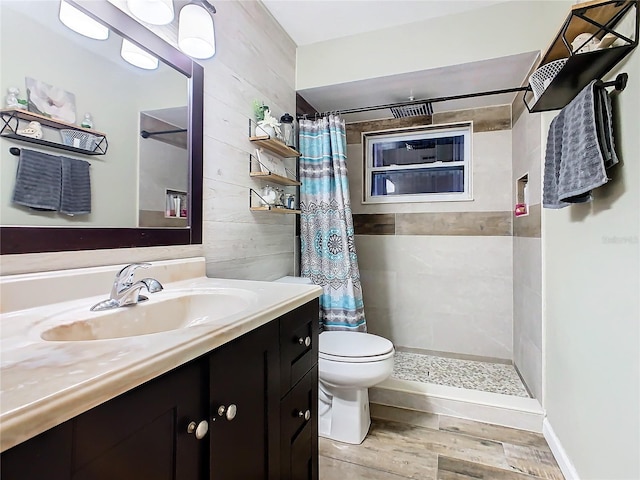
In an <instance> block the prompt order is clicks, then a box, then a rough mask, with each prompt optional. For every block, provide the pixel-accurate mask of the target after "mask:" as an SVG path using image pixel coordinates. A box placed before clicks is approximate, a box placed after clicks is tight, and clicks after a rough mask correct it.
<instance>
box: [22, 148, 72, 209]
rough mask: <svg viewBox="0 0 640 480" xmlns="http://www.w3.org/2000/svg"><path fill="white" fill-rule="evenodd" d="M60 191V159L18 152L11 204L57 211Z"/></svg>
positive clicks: (53, 156)
mask: <svg viewBox="0 0 640 480" xmlns="http://www.w3.org/2000/svg"><path fill="white" fill-rule="evenodd" d="M61 189H62V166H61V161H60V157H58V156H56V155H49V154H48V153H42V152H36V151H35V150H27V149H25V148H23V149H21V150H20V160H19V163H18V172H17V174H16V184H15V188H14V190H13V202H14V203H18V204H20V205H25V206H27V207H31V208H37V209H40V210H53V211H55V210H58V206H59V205H60V192H61Z"/></svg>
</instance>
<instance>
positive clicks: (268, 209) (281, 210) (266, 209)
mask: <svg viewBox="0 0 640 480" xmlns="http://www.w3.org/2000/svg"><path fill="white" fill-rule="evenodd" d="M249 210H251V211H252V212H273V213H293V214H296V213H301V212H300V210H293V209H291V208H282V207H272V206H270V205H264V206H262V207H249Z"/></svg>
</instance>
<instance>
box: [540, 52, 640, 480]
mask: <svg viewBox="0 0 640 480" xmlns="http://www.w3.org/2000/svg"><path fill="white" fill-rule="evenodd" d="M617 71H624V72H628V73H629V84H628V85H627V88H626V90H625V91H624V92H622V93H621V94H620V96H619V97H618V98H617V99H616V101H615V111H616V113H615V115H616V117H617V120H616V122H615V125H614V130H615V132H616V138H617V142H616V151H617V153H618V155H619V156H620V157H621V158H622V160H623V164H622V165H619V166H617V167H616V168H615V169H613V170H610V171H609V176H610V177H612V179H613V180H612V181H611V182H609V183H608V184H607V185H605V186H603V187H600V188H598V189H596V190H595V191H594V201H593V203H589V204H583V205H573V206H570V207H567V208H565V209H562V210H546V209H545V210H543V261H544V269H543V295H544V299H545V304H546V305H545V311H544V313H545V322H546V334H545V341H546V358H545V361H546V393H545V398H544V407H545V409H546V411H547V415H548V419H549V422H550V424H551V426H552V428H553V430H554V431H555V433H556V435H557V436H558V438H559V440H560V443H561V444H562V446H563V447H564V449H565V450H566V452H567V454H568V456H569V458H570V461H571V462H572V463H573V465H574V466H575V468H576V470H577V472H578V474H579V476H580V478H581V479H583V480H587V479H593V480H596V479H598V480H600V479H605V478H606V479H608V480H613V479H629V480H631V479H637V478H640V455H638V452H640V434H639V432H640V305H639V302H640V265H639V262H640V244H639V237H640V213H639V212H640V162H639V161H638V160H639V157H638V152H640V135H639V132H638V124H639V123H640V118H639V112H640V82H639V81H638V79H639V78H640V54H639V53H638V50H637V49H636V50H634V52H633V53H632V54H631V57H630V58H628V59H627V60H626V61H625V62H624V63H623V64H622V65H620V66H619V67H618V68H617ZM615 73H616V72H612V74H611V75H610V76H609V77H613V76H614V75H615Z"/></svg>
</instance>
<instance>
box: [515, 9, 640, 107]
mask: <svg viewBox="0 0 640 480" xmlns="http://www.w3.org/2000/svg"><path fill="white" fill-rule="evenodd" d="M627 15H630V16H631V17H632V19H633V21H634V24H633V26H632V28H631V29H632V30H633V34H632V35H630V36H627V35H625V34H623V33H621V32H620V31H619V27H620V25H621V24H622V23H624V22H626V19H625V16H627ZM639 16H640V12H639V10H638V0H621V1H618V0H593V1H589V2H584V3H579V4H576V5H573V6H572V7H571V11H570V12H569V14H568V15H567V18H566V19H565V21H564V23H563V24H562V27H561V28H560V30H559V32H558V34H557V35H556V37H555V38H554V40H553V42H552V43H551V45H550V46H549V48H548V49H547V50H546V52H545V53H544V55H543V56H542V60H541V61H540V64H539V66H538V67H541V66H543V65H547V64H548V63H550V62H552V61H556V60H559V59H563V58H566V59H567V61H566V63H565V64H564V66H563V67H562V68H561V69H560V71H559V72H558V74H557V75H556V76H555V77H553V79H552V80H551V81H550V83H549V85H548V87H547V88H546V89H545V90H544V92H542V94H541V95H540V97H539V98H538V99H537V100H535V102H534V103H533V104H532V105H529V103H528V102H527V99H526V96H525V97H524V102H525V105H526V106H527V109H528V110H529V112H532V113H533V112H544V111H548V110H558V109H561V108H563V107H564V106H566V105H567V104H568V103H569V102H570V101H571V100H573V98H575V96H576V95H577V94H578V93H579V92H580V91H581V90H582V89H583V88H584V87H586V86H587V85H588V84H589V83H590V82H591V81H592V80H599V79H601V78H602V77H603V76H605V75H606V74H607V73H608V72H609V71H611V69H612V68H613V67H614V66H615V65H616V64H617V63H619V62H620V61H621V60H622V59H623V58H624V57H626V56H627V55H628V54H629V53H631V51H632V50H633V49H634V48H636V46H637V45H638V24H639V20H638V17H639ZM623 19H625V20H623ZM582 33H587V34H590V35H591V39H595V40H597V41H600V40H602V38H603V37H604V36H605V35H609V37H610V38H611V40H612V41H615V42H614V43H613V44H612V45H611V46H608V47H606V48H600V49H598V50H592V51H587V52H584V53H576V52H574V51H573V47H572V45H571V43H572V42H573V41H574V40H575V39H576V37H577V36H578V35H579V34H582ZM629 37H632V38H629ZM616 43H618V45H617V44H616ZM579 47H580V46H578V48H577V49H578V50H579V49H580V48H579Z"/></svg>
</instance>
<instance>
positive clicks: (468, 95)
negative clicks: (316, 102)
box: [319, 87, 530, 116]
mask: <svg viewBox="0 0 640 480" xmlns="http://www.w3.org/2000/svg"><path fill="white" fill-rule="evenodd" d="M527 90H530V87H514V88H504V89H502V90H489V91H486V92H476V93H465V94H462V95H450V96H447V97H435V98H426V99H424V100H410V101H407V102H399V103H387V104H385V105H372V106H369V107H358V108H347V109H343V110H330V111H328V112H322V113H319V116H326V115H329V114H334V115H345V114H347V113H361V112H370V111H373V110H384V109H386V108H397V107H407V106H410V105H419V104H421V103H436V102H446V101H448V100H460V99H463V98H472V97H484V96H487V95H500V94H502V93H515V92H524V91H527Z"/></svg>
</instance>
